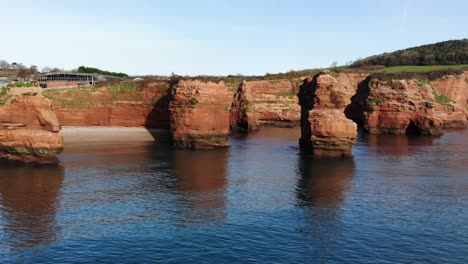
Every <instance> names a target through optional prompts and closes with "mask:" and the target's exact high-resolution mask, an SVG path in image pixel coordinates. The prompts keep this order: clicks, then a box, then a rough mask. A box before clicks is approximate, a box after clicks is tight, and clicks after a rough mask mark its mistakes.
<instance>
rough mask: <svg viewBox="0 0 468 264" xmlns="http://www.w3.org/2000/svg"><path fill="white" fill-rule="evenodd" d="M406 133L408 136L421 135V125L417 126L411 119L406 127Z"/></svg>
mask: <svg viewBox="0 0 468 264" xmlns="http://www.w3.org/2000/svg"><path fill="white" fill-rule="evenodd" d="M405 134H406V135H408V136H420V135H421V129H419V127H417V126H416V124H415V123H414V122H413V121H411V122H410V123H409V125H408V126H407V127H406V131H405Z"/></svg>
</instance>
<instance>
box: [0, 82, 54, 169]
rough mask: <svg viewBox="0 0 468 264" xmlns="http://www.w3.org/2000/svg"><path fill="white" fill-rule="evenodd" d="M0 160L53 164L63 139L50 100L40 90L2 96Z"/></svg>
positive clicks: (0, 107) (19, 90)
mask: <svg viewBox="0 0 468 264" xmlns="http://www.w3.org/2000/svg"><path fill="white" fill-rule="evenodd" d="M0 101H1V104H0V158H4V159H9V160H19V161H26V162H41V163H53V162H56V156H57V155H58V154H60V153H61V152H62V150H63V138H62V135H61V133H60V125H59V122H58V120H57V117H56V115H55V114H54V112H53V111H52V105H51V102H50V101H49V100H47V99H46V98H44V97H43V96H42V89H41V88H37V87H28V88H12V89H10V91H8V92H7V93H6V94H3V95H0Z"/></svg>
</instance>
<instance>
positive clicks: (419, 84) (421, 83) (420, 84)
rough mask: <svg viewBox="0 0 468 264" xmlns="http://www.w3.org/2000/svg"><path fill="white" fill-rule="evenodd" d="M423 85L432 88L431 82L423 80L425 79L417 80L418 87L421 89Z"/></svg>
mask: <svg viewBox="0 0 468 264" xmlns="http://www.w3.org/2000/svg"><path fill="white" fill-rule="evenodd" d="M425 85H429V86H431V87H432V82H431V81H430V80H425V79H422V80H418V86H419V87H423V86H425Z"/></svg>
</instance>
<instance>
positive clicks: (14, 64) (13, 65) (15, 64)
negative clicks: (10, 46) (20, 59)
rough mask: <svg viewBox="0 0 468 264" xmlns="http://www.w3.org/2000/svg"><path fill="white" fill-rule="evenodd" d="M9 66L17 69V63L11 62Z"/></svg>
mask: <svg viewBox="0 0 468 264" xmlns="http://www.w3.org/2000/svg"><path fill="white" fill-rule="evenodd" d="M11 68H13V69H14V70H16V69H18V63H16V62H13V63H12V64H11Z"/></svg>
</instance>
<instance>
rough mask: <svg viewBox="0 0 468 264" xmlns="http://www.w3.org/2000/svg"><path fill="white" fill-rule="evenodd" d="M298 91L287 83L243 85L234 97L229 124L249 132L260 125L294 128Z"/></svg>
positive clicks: (268, 82) (279, 81) (266, 82)
mask: <svg viewBox="0 0 468 264" xmlns="http://www.w3.org/2000/svg"><path fill="white" fill-rule="evenodd" d="M296 94H297V88H295V87H294V85H293V84H292V83H291V81H289V80H269V81H244V82H242V83H241V84H240V86H239V88H238V90H237V92H236V93H235V94H234V100H233V103H232V107H231V113H230V116H231V117H230V123H231V129H232V130H234V131H240V132H248V131H251V130H255V129H257V128H258V127H259V126H261V125H272V126H281V127H291V126H295V125H297V124H298V123H299V121H300V106H299V104H298V99H297V96H296Z"/></svg>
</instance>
